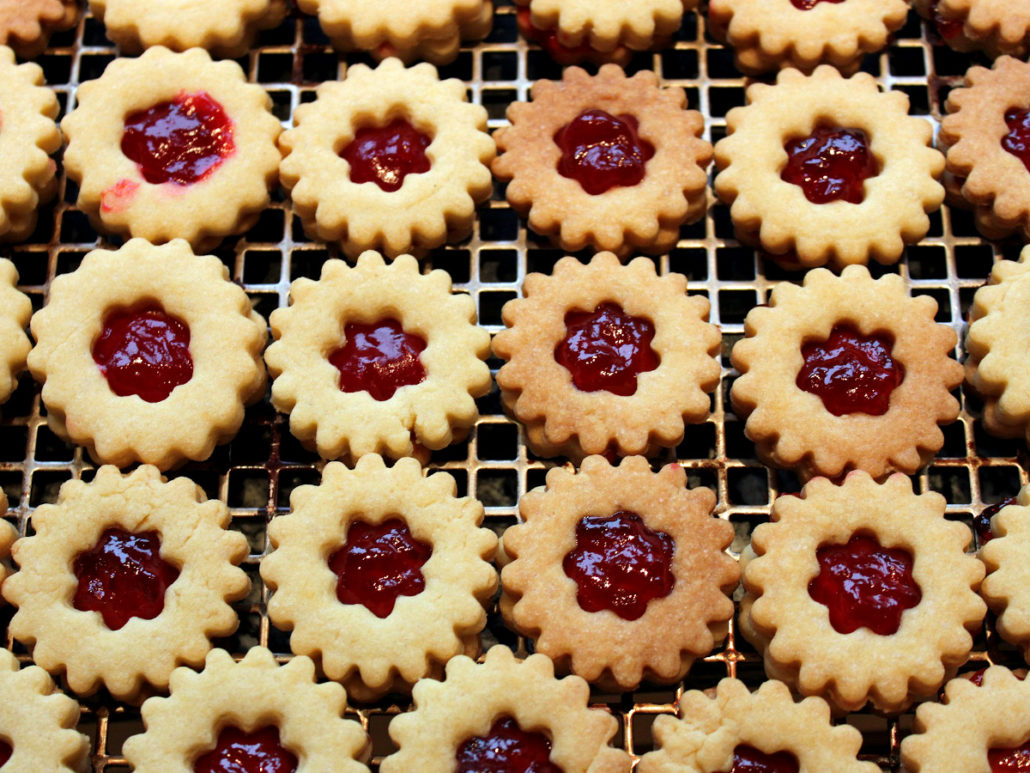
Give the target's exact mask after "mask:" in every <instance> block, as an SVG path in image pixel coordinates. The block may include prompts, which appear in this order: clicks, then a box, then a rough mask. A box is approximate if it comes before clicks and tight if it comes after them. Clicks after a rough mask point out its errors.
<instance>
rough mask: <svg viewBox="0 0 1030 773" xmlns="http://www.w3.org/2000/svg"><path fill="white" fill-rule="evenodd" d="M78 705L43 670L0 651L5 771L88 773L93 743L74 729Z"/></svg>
mask: <svg viewBox="0 0 1030 773" xmlns="http://www.w3.org/2000/svg"><path fill="white" fill-rule="evenodd" d="M78 720H79V704H78V703H76V702H75V701H73V700H72V699H71V698H69V697H68V696H67V695H64V694H62V693H61V691H60V690H58V689H57V687H56V686H55V685H54V682H53V680H52V679H51V678H50V676H49V674H47V672H46V671H44V670H43V669H42V668H39V667H38V666H28V667H27V668H20V667H19V665H18V661H17V660H16V659H15V657H14V655H12V654H11V653H10V652H8V651H7V650H0V733H2V734H3V738H2V739H0V760H3V763H2V765H3V769H4V773H8V771H11V773H37V772H38V771H43V770H46V771H52V772H53V773H84V771H86V770H88V769H89V765H88V759H87V756H88V754H89V739H88V738H86V736H84V735H82V733H79V732H77V731H76V730H75V724H76V723H77V722H78Z"/></svg>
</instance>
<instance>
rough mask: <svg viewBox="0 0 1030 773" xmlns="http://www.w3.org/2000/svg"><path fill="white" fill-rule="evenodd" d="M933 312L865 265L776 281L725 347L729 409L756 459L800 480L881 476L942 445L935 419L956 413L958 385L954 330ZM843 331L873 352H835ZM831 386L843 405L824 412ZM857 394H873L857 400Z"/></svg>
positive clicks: (832, 396)
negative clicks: (729, 364)
mask: <svg viewBox="0 0 1030 773" xmlns="http://www.w3.org/2000/svg"><path fill="white" fill-rule="evenodd" d="M936 311H937V303H936V302H935V301H934V300H933V299H932V298H930V297H928V296H915V297H912V296H910V295H909V293H908V289H907V288H906V286H905V283H904V281H902V279H901V277H899V276H897V275H896V274H887V275H886V276H883V277H881V278H880V279H875V280H874V279H873V278H872V277H871V276H870V275H869V271H868V270H867V269H866V268H865V267H864V266H848V267H847V268H845V269H844V271H843V273H842V274H841V275H840V276H839V277H838V276H834V275H833V274H831V273H830V272H829V271H827V270H826V269H817V270H814V271H809V272H808V274H807V275H806V276H805V280H804V286H803V287H798V286H797V285H793V284H787V283H784V284H780V285H777V287H776V288H775V289H774V290H773V292H772V297H771V299H770V301H769V305H768V306H761V307H758V308H754V309H752V310H751V311H750V312H748V315H747V318H746V320H745V328H744V329H745V332H746V334H747V335H746V337H745V338H743V339H741V340H740V341H738V342H737V343H736V344H735V345H734V347H733V353H732V361H733V365H734V367H735V368H737V370H738V371H740V373H741V376H740V378H738V379H737V380H736V381H735V382H734V384H733V389H732V392H731V397H732V400H733V410H734V411H735V412H736V413H737V415H738V416H740V417H741V418H746V419H747V424H746V425H745V432H746V434H747V436H748V437H749V438H750V439H751V440H752V441H754V443H755V444H756V446H757V451H758V455H759V457H760V458H761V459H762V460H763V461H765V462H766V463H767V464H769V465H771V466H774V467H788V468H793V469H795V470H797V471H798V473H799V474H800V475H801V476H802V477H810V476H813V475H826V476H828V477H831V478H832V477H837V476H839V475H840V474H841V473H843V472H847V471H848V470H854V469H858V470H865V471H866V472H868V473H870V474H871V475H872V476H873V477H875V478H881V477H883V476H885V475H887V474H888V473H890V472H893V471H895V470H898V471H901V472H905V473H909V474H911V473H913V472H915V471H916V470H917V469H919V468H920V467H922V466H923V465H924V464H926V463H927V462H928V461H929V460H930V459H931V458H932V457H933V455H934V454H935V453H936V452H937V451H938V450H939V449H940V447H941V446H942V445H943V444H944V435H943V433H942V432H941V430H940V427H939V426H938V425H940V424H947V423H949V422H952V421H954V420H955V418H956V417H957V416H958V411H959V404H958V401H957V400H956V399H955V398H954V397H953V396H952V395H951V393H950V392H951V390H952V389H954V388H955V387H957V386H958V385H959V384H960V383H961V382H962V366H961V365H959V364H958V362H956V361H955V360H953V359H951V358H950V357H949V354H950V353H951V352H952V351H953V350H954V347H955V344H956V340H957V336H956V335H955V331H954V330H952V329H951V328H950V327H948V326H947V325H942V324H938V323H936V322H934V315H935V314H936ZM848 332H850V333H851V334H855V335H857V336H858V337H859V339H860V340H864V341H865V343H864V344H863V346H865V347H869V346H873V347H875V349H876V350H877V351H876V355H877V356H873V355H870V354H869V353H868V352H867V351H866V352H856V350H855V347H848V348H847V349H844V350H842V354H841V355H836V356H835V355H834V350H835V342H833V341H831V339H832V338H833V336H834V334H835V333H837V334H839V333H848ZM877 341H878V342H879V343H876V342H877ZM809 347H812V350H811V351H810V353H809V354H807V355H806V349H808V348H809ZM859 348H861V347H859ZM878 358H879V359H878ZM878 371H882V374H877V372H878ZM806 373H807V374H808V376H809V377H810V379H811V381H806V382H805V386H804V387H803V386H802V385H801V383H799V382H800V381H801V380H802V376H803V375H805V374H806ZM888 373H889V374H890V375H889V376H888V375H887V374H888ZM881 375H882V378H881ZM899 378H900V383H897V380H898V379H899ZM820 382H821V383H828V384H829V385H830V387H831V390H830V391H829V393H828V394H827V393H824V394H820V393H819V391H818V384H819V383H820ZM841 392H843V393H845V395H846V397H845V399H844V400H843V402H844V403H845V405H844V408H843V412H840V413H835V411H841V410H842V408H841V407H840V406H839V405H838V402H837V401H838V400H840V399H841V398H840V393H841ZM866 392H868V393H870V394H869V397H875V398H877V399H876V400H872V399H868V400H867V399H857V398H865V397H866ZM877 411H881V412H879V413H878V412H877Z"/></svg>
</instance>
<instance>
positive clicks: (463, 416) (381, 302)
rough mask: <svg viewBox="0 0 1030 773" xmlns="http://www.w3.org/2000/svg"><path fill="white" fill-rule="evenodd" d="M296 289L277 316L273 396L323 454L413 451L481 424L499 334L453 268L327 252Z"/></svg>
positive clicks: (297, 431)
mask: <svg viewBox="0 0 1030 773" xmlns="http://www.w3.org/2000/svg"><path fill="white" fill-rule="evenodd" d="M290 296H291V299H292V304H291V305H290V307H289V308H286V309H276V310H275V311H273V312H272V315H271V320H270V321H271V325H272V335H273V336H274V337H275V339H276V340H275V342H274V343H273V344H272V345H271V346H269V347H268V350H267V351H266V352H265V362H267V363H268V369H269V371H270V372H271V374H272V376H273V378H274V379H275V381H274V382H273V383H272V404H273V405H275V407H276V409H277V410H280V411H282V412H283V413H288V414H290V432H292V433H293V435H294V436H295V437H296V438H298V439H299V440H301V441H302V442H303V443H305V444H307V445H309V446H311V447H313V448H315V449H316V450H317V451H318V453H319V454H320V455H321V456H322V457H324V458H326V459H337V458H341V457H350V458H353V459H356V458H358V457H360V456H362V455H363V454H371V453H378V454H386V455H389V456H391V457H393V458H400V457H402V456H411V455H412V454H413V453H414V452H415V451H416V447H417V446H421V447H424V448H428V449H432V450H437V449H440V448H443V447H445V446H447V445H449V444H451V443H453V442H454V441H455V440H456V439H458V438H460V437H462V436H464V434H465V433H466V432H467V431H468V429H469V428H470V427H471V426H472V425H473V423H474V422H475V420H476V417H477V416H478V415H479V414H478V411H477V408H476V403H475V400H474V399H473V398H475V397H481V396H482V395H484V394H486V393H487V391H489V389H490V370H489V368H488V367H487V365H486V363H485V362H483V360H485V359H486V357H487V355H488V353H489V350H490V335H489V333H487V332H486V330H484V329H483V328H480V327H476V325H475V316H476V312H475V305H474V303H473V302H472V299H471V298H470V297H469V296H467V295H454V294H452V293H451V279H450V277H449V276H448V275H447V273H446V272H445V271H442V270H440V269H437V270H435V271H431V272H430V273H428V274H425V275H423V274H420V273H419V268H418V262H417V261H416V260H415V259H414V258H413V257H411V256H410V255H401V256H400V257H398V258H397V259H396V260H395V261H394V262H393V263H392V264H389V265H387V264H386V263H385V262H384V261H383V258H382V256H381V255H379V253H376V252H371V251H370V252H366V253H363V254H362V255H361V256H359V257H358V262H357V266H355V267H353V268H352V267H350V266H348V265H347V264H346V263H344V262H343V261H342V260H328V261H326V262H325V263H324V264H323V266H322V276H321V278H320V279H319V280H318V281H317V282H314V281H312V280H310V279H298V280H296V281H295V282H294V283H293V284H292V285H291V286H290Z"/></svg>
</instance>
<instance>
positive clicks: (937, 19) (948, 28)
mask: <svg viewBox="0 0 1030 773" xmlns="http://www.w3.org/2000/svg"><path fill="white" fill-rule="evenodd" d="M938 5H939V3H938V2H937V0H934V1H933V2H932V3H930V13H932V14H933V26H934V27H935V28H936V29H937V34H938V35H940V36H941V37H942V38H944V39H945V40H950V39H951V38H954V37H957V36H958V35H959V33H961V32H962V22H960V21H954V20H953V19H948V18H945V17H944V15H943V14H941V12H940V11H938V10H937V6H938Z"/></svg>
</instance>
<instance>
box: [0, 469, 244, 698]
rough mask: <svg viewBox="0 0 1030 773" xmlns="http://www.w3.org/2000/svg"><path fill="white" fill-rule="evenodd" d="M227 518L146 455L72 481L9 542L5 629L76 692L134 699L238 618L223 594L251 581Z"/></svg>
mask: <svg viewBox="0 0 1030 773" xmlns="http://www.w3.org/2000/svg"><path fill="white" fill-rule="evenodd" d="M229 520H230V517H229V509H228V508H227V507H226V506H225V505H224V504H222V503H221V502H218V501H217V500H205V499H204V492H203V491H202V490H201V489H200V488H199V487H198V486H197V485H196V484H195V483H193V481H191V480H189V479H187V478H176V479H175V480H173V481H165V480H164V479H163V478H162V477H161V474H160V472H159V471H158V470H157V468H156V467H152V466H150V465H143V466H141V467H138V468H137V469H135V470H134V471H133V472H131V473H130V474H128V475H124V476H123V475H122V474H121V473H119V472H118V470H117V469H116V468H114V467H110V466H104V467H101V468H100V469H99V470H97V474H96V478H95V479H94V480H93V481H92V482H91V483H83V482H82V481H79V480H71V481H68V482H67V483H65V484H64V485H62V486H61V492H60V495H59V497H58V500H57V504H56V505H42V506H40V507H39V508H37V509H36V510H35V512H34V513H33V514H32V528H33V529H34V530H35V533H34V535H33V536H31V537H27V538H25V539H21V540H18V542H16V543H15V545H14V549H13V554H14V560H15V561H16V562H17V564H18V566H19V567H20V568H19V570H18V571H17V572H15V573H14V574H12V575H11V576H10V577H9V578H7V581H6V582H5V583H4V586H3V594H4V598H6V599H7V600H8V601H9V602H10V603H12V604H14V605H15V606H17V607H18V611H17V612H16V613H15V615H14V617H13V618H12V619H11V624H10V631H11V633H12V635H13V636H14V638H16V639H17V640H18V641H20V642H22V643H23V644H25V645H26V646H27V647H29V648H30V649H31V651H32V659H33V661H34V662H35V663H36V664H37V665H39V666H42V667H43V668H45V669H46V670H47V671H50V672H51V673H63V674H64V676H65V678H66V679H67V682H68V686H69V687H70V688H71V689H72V690H74V691H75V692H77V693H80V694H83V695H88V694H90V693H93V692H95V691H96V690H97V688H98V687H100V686H101V684H102V685H103V686H105V687H107V689H108V690H109V691H110V693H111V695H113V696H114V697H115V698H117V699H119V700H135V699H137V698H138V697H139V696H140V694H141V690H143V688H144V683H148V684H150V685H153V686H154V687H157V688H163V687H165V686H166V685H167V684H168V677H169V674H171V673H172V669H174V668H175V667H176V666H179V665H182V664H184V663H187V664H192V665H197V664H199V663H200V662H201V661H202V660H203V659H204V655H205V654H207V652H208V650H210V649H211V642H210V639H211V637H217V636H227V635H228V634H230V633H232V632H233V631H234V630H236V626H237V623H238V620H237V617H236V613H235V612H234V611H233V609H232V607H230V606H229V604H228V602H229V601H236V600H237V599H240V598H242V597H243V596H245V595H246V593H247V590H248V588H249V581H248V580H247V575H246V574H245V573H244V571H243V570H242V569H240V568H239V567H238V566H237V565H238V564H239V563H240V562H241V561H242V560H243V559H244V557H246V555H247V539H246V537H245V536H244V535H243V534H242V533H240V532H237V531H229V530H228V526H229Z"/></svg>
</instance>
